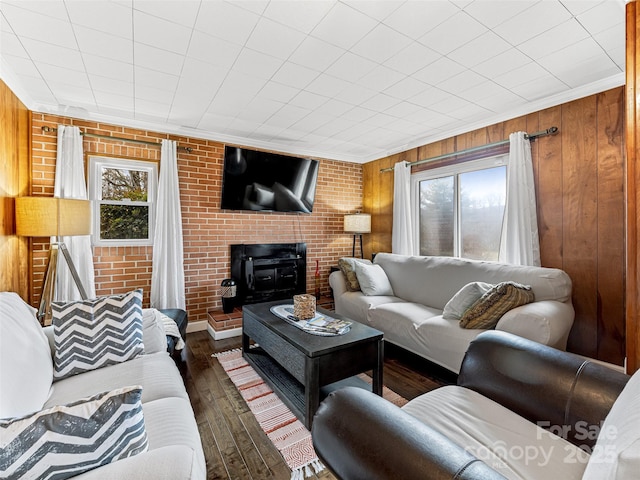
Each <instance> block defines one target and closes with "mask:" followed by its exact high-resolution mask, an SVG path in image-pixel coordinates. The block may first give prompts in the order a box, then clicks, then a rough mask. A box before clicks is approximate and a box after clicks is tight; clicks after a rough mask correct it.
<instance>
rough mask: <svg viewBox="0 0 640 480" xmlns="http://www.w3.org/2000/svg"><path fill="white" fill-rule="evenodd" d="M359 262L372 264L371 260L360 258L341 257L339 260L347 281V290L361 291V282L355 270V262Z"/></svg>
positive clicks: (339, 265)
mask: <svg viewBox="0 0 640 480" xmlns="http://www.w3.org/2000/svg"><path fill="white" fill-rule="evenodd" d="M357 262H360V263H366V264H368V265H371V262H370V261H369V260H363V259H360V258H341V259H340V260H338V267H339V268H340V271H341V272H342V274H343V275H344V278H345V279H346V281H347V290H349V291H350V292H358V291H360V284H359V283H358V276H357V275H356V270H355V264H356V263H357Z"/></svg>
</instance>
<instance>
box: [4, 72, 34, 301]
mask: <svg viewBox="0 0 640 480" xmlns="http://www.w3.org/2000/svg"><path fill="white" fill-rule="evenodd" d="M28 191H29V111H28V110H27V108H26V107H25V106H24V105H23V104H22V103H21V102H20V100H18V98H17V97H16V96H15V95H14V94H13V92H12V91H11V90H10V89H9V87H7V85H6V84H5V83H4V82H3V81H2V80H0V291H11V292H17V293H18V294H19V295H20V296H21V297H22V298H23V299H24V300H25V301H28V299H29V281H28V279H29V268H28V261H27V260H28V256H27V247H28V244H27V239H26V238H19V237H17V236H16V235H15V213H14V212H15V210H14V200H13V199H14V198H15V197H17V196H19V195H27V194H28Z"/></svg>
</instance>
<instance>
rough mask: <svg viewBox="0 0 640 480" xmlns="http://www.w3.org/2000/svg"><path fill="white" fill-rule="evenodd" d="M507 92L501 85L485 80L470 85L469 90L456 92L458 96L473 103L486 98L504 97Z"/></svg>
mask: <svg viewBox="0 0 640 480" xmlns="http://www.w3.org/2000/svg"><path fill="white" fill-rule="evenodd" d="M508 93H509V91H508V90H507V89H506V88H504V87H503V86H501V85H498V84H497V83H495V82H493V81H491V80H485V81H484V82H478V83H477V84H475V85H472V86H471V87H470V88H468V89H466V90H464V91H461V92H458V95H459V96H460V97H462V98H464V99H465V100H468V101H470V102H474V103H480V100H482V99H484V98H488V97H496V98H497V97H499V96H500V95H506V94H508Z"/></svg>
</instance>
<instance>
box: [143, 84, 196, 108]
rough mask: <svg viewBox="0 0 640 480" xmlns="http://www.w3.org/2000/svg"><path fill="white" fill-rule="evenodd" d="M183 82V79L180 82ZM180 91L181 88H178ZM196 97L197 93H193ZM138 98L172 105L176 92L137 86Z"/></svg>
mask: <svg viewBox="0 0 640 480" xmlns="http://www.w3.org/2000/svg"><path fill="white" fill-rule="evenodd" d="M180 83H181V84H182V81H181V82H180ZM177 91H179V89H178V90H177ZM192 95H193V96H194V97H195V96H196V95H195V94H192ZM135 96H136V100H145V101H147V102H154V103H161V104H163V105H171V103H172V102H173V96H174V92H169V91H167V90H162V89H160V88H154V87H144V88H136V90H135Z"/></svg>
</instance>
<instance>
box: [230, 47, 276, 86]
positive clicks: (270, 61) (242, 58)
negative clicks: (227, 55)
mask: <svg viewBox="0 0 640 480" xmlns="http://www.w3.org/2000/svg"><path fill="white" fill-rule="evenodd" d="M282 64H283V61H282V60H280V59H278V58H276V57H272V56H270V55H266V54H264V53H260V52H256V51H255V50H251V49H250V48H243V49H242V51H241V52H240V55H238V58H237V59H236V62H235V63H234V64H233V70H235V71H238V72H242V73H246V74H248V75H255V76H257V77H260V78H264V79H265V80H268V79H270V78H271V77H272V76H273V74H274V73H276V72H277V71H278V69H279V68H280V67H281V66H282Z"/></svg>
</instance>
